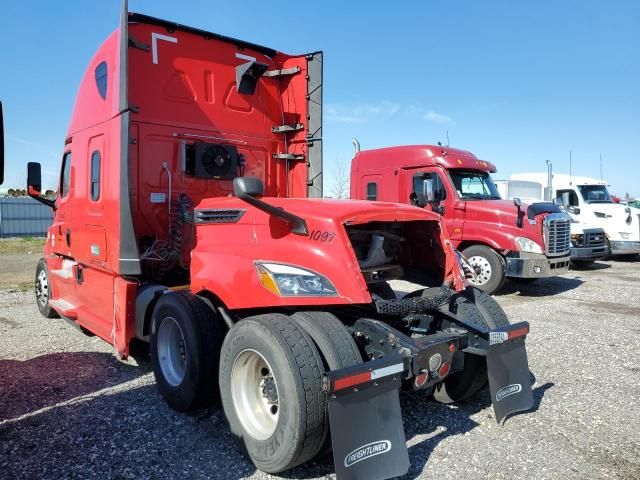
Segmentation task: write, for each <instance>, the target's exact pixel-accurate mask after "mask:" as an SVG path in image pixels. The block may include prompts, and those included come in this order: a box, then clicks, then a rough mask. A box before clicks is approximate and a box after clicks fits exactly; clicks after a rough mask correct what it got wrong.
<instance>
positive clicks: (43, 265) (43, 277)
mask: <svg viewBox="0 0 640 480" xmlns="http://www.w3.org/2000/svg"><path fill="white" fill-rule="evenodd" d="M35 294H36V303H37V304H38V310H40V313H41V314H42V316H43V317H45V318H59V316H60V315H58V312H56V311H55V310H54V309H53V308H51V305H50V304H49V300H51V283H50V282H49V269H48V268H47V261H46V260H45V259H44V258H41V259H40V261H39V262H38V266H37V267H36V281H35Z"/></svg>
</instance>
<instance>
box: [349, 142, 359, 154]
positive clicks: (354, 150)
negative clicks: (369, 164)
mask: <svg viewBox="0 0 640 480" xmlns="http://www.w3.org/2000/svg"><path fill="white" fill-rule="evenodd" d="M351 143H353V155H354V156H356V155H357V154H358V152H360V142H359V141H358V140H357V139H356V138H352V139H351Z"/></svg>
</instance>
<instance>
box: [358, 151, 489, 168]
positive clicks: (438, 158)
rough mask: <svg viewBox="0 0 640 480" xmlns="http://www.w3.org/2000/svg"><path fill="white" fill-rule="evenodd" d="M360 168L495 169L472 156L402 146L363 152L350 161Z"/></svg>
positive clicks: (465, 152) (455, 152) (463, 152)
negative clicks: (437, 167)
mask: <svg viewBox="0 0 640 480" xmlns="http://www.w3.org/2000/svg"><path fill="white" fill-rule="evenodd" d="M354 160H355V161H357V162H359V164H360V167H361V168H363V167H365V168H373V169H378V168H384V167H389V166H390V165H392V166H393V167H395V168H415V167H424V166H433V165H440V166H442V167H444V168H462V169H472V170H482V171H485V172H490V173H495V172H496V171H497V169H496V166H495V165H494V164H493V163H491V162H487V161H485V160H479V159H478V158H477V157H476V156H475V155H474V154H473V153H471V152H468V151H466V150H460V149H457V148H449V147H441V146H439V145H406V146H400V147H386V148H377V149H374V150H363V151H361V152H359V153H357V154H356V157H355V159H354Z"/></svg>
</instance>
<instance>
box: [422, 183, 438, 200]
mask: <svg viewBox="0 0 640 480" xmlns="http://www.w3.org/2000/svg"><path fill="white" fill-rule="evenodd" d="M422 182H423V183H422V190H423V192H424V197H425V200H426V201H427V203H431V202H433V201H435V199H436V198H435V193H434V191H433V179H431V178H425V179H424V180H423V181H422Z"/></svg>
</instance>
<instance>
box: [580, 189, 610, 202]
mask: <svg viewBox="0 0 640 480" xmlns="http://www.w3.org/2000/svg"><path fill="white" fill-rule="evenodd" d="M578 188H579V189H580V194H581V195H582V198H584V201H585V202H587V203H613V200H611V195H609V191H608V190H607V187H606V186H604V185H578Z"/></svg>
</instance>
